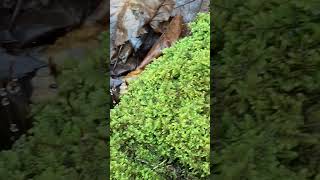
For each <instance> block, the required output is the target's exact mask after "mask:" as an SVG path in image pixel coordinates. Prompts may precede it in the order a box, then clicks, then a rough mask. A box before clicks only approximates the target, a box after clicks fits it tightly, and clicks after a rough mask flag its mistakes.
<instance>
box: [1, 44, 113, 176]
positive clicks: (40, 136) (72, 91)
mask: <svg viewBox="0 0 320 180" xmlns="http://www.w3.org/2000/svg"><path fill="white" fill-rule="evenodd" d="M101 52H102V51H101V50H100V51H99V52H97V54H96V55H94V56H90V57H88V59H87V60H84V61H82V62H80V63H76V62H72V63H70V61H68V62H69V64H68V65H67V64H66V66H65V68H66V69H65V70H64V71H63V74H62V75H61V76H60V78H59V90H60V91H59V96H58V98H57V99H55V100H54V101H53V102H51V103H49V104H39V105H38V106H36V107H34V109H33V110H34V112H36V115H35V117H34V127H33V128H32V129H31V130H30V132H29V134H28V136H24V137H22V138H21V139H19V140H18V141H17V142H16V143H15V145H14V147H13V148H12V150H9V151H2V152H0V179H10V180H11V179H12V180H25V179H34V180H60V179H61V180H63V179H70V180H78V179H81V180H101V179H106V176H107V173H108V158H109V157H108V149H107V147H108V143H107V142H108V139H107V133H106V128H107V126H106V113H105V112H106V109H108V108H109V104H108V102H109V101H108V96H107V94H108V91H107V89H108V84H106V82H109V81H108V80H106V75H105V74H106V72H105V71H106V69H105V68H101V67H102V66H103V64H104V63H105V61H104V62H103V64H101V58H104V57H105V56H104V55H102V53H101ZM103 52H107V51H103Z"/></svg>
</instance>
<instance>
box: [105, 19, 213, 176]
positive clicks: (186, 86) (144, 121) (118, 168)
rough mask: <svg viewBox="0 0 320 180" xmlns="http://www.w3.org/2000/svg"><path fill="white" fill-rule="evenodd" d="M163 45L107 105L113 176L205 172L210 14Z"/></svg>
mask: <svg viewBox="0 0 320 180" xmlns="http://www.w3.org/2000/svg"><path fill="white" fill-rule="evenodd" d="M191 29H192V35H191V36H189V37H186V38H184V39H182V40H180V41H179V42H177V43H176V44H175V45H174V46H172V47H171V48H168V49H166V50H165V51H164V55H163V56H161V57H160V58H158V59H157V60H155V61H154V63H152V64H151V65H149V66H148V67H147V68H146V70H145V71H144V72H143V73H142V74H141V75H140V77H139V78H138V79H137V80H136V81H134V82H133V83H132V84H130V86H129V92H128V93H127V94H125V95H124V96H123V97H122V99H121V102H120V104H119V105H118V106H116V108H115V109H113V110H112V111H111V177H112V178H113V179H130V178H138V179H141V178H144V179H164V178H177V177H180V178H192V179H200V178H204V177H205V176H207V175H208V174H209V146H210V145H209V144H210V143H209V142H210V139H209V131H210V130H209V127H210V126H209V113H210V112H209V109H210V97H209V96H210V95H209V89H210V88H209V82H210V17H209V15H208V14H200V15H199V17H198V19H197V20H196V21H195V22H193V23H191Z"/></svg>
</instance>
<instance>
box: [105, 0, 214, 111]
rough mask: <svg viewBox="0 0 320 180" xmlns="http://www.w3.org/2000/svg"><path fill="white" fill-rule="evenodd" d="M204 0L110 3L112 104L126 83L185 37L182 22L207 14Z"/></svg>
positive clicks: (127, 0)
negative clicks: (166, 49) (200, 14)
mask: <svg viewBox="0 0 320 180" xmlns="http://www.w3.org/2000/svg"><path fill="white" fill-rule="evenodd" d="M208 3H209V1H208V0H148V1H146V0H111V1H110V35H111V36H110V75H111V77H110V92H111V96H112V99H113V105H116V104H117V103H118V102H119V99H120V95H121V94H124V93H126V92H127V87H128V83H129V81H130V80H132V79H136V77H137V76H138V75H139V74H140V73H141V72H142V71H143V70H144V68H145V67H146V66H147V65H148V64H150V63H151V62H152V61H153V60H154V59H155V58H157V57H159V56H161V54H162V51H163V49H165V48H169V47H170V46H171V45H172V44H173V43H175V42H176V41H177V40H178V39H179V38H181V37H183V36H186V35H188V29H187V28H186V26H185V25H186V23H189V22H191V21H192V20H194V19H195V17H196V16H197V14H198V13H199V12H201V11H202V12H203V11H204V12H207V11H208V7H209V6H208Z"/></svg>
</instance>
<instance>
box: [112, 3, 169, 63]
mask: <svg viewBox="0 0 320 180" xmlns="http://www.w3.org/2000/svg"><path fill="white" fill-rule="evenodd" d="M110 4H111V8H110V34H111V42H110V43H111V44H110V45H111V46H110V48H111V49H110V52H112V53H111V54H110V55H111V57H113V56H115V54H114V53H116V52H117V50H116V49H117V48H118V47H119V46H120V45H123V44H124V43H126V42H127V41H130V43H131V44H132V46H133V47H134V49H135V50H137V49H138V47H140V45H141V43H142V42H141V40H140V39H139V37H140V36H141V35H142V34H144V33H147V31H146V29H145V28H144V27H145V26H146V25H147V24H150V26H151V27H152V28H154V29H155V30H156V31H160V28H159V26H160V23H161V22H163V21H167V20H168V19H169V17H170V16H171V13H172V11H173V8H174V4H175V1H174V0H148V1H146V0H111V2H110Z"/></svg>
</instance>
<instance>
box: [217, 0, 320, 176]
mask: <svg viewBox="0 0 320 180" xmlns="http://www.w3.org/2000/svg"><path fill="white" fill-rule="evenodd" d="M212 6H213V8H214V19H213V20H214V22H215V24H214V25H215V27H214V31H215V33H214V35H213V36H214V37H215V41H216V42H215V45H216V47H215V48H216V49H215V51H214V53H215V55H214V56H213V57H214V68H215V70H214V79H213V82H215V83H216V84H217V86H216V91H215V96H216V98H217V101H216V103H215V104H214V108H215V111H214V113H215V114H214V116H215V119H217V123H215V124H212V126H214V127H215V128H216V130H215V131H214V133H215V135H216V137H217V140H214V141H213V143H215V146H214V147H215V148H214V149H212V151H213V157H214V158H213V163H212V174H213V178H212V179H226V180H230V179H231V180H232V179H240V180H242V179H243V180H248V179H249V180H274V179H277V180H287V179H290V180H306V179H308V180H309V179H310V180H311V179H312V180H313V179H319V177H320V158H319V157H320V140H319V122H320V121H319V120H320V119H319V116H318V117H317V118H314V119H313V120H311V119H312V118H311V116H313V117H314V115H315V114H317V111H318V112H319V107H320V106H319V94H320V73H319V67H320V51H319V43H320V39H319V32H320V23H319V22H320V19H319V10H318V9H319V1H298V0H294V1H285V0H269V1H260V0H250V1H246V0H216V1H212ZM310 115H311V116H310ZM316 119H317V120H316ZM315 129H318V131H315Z"/></svg>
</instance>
